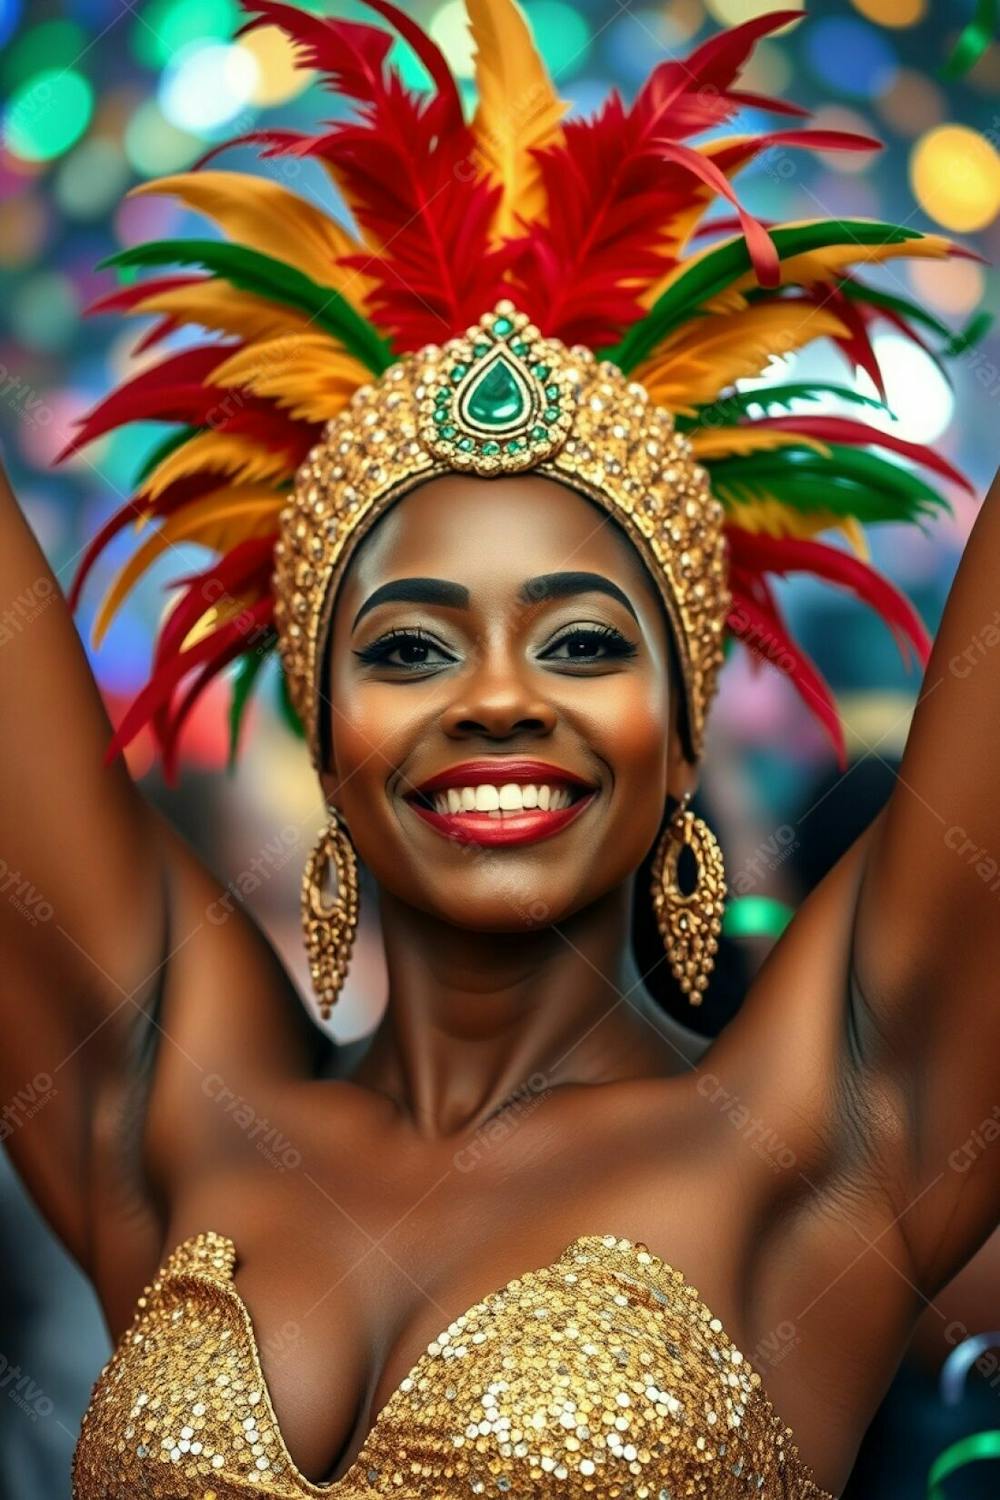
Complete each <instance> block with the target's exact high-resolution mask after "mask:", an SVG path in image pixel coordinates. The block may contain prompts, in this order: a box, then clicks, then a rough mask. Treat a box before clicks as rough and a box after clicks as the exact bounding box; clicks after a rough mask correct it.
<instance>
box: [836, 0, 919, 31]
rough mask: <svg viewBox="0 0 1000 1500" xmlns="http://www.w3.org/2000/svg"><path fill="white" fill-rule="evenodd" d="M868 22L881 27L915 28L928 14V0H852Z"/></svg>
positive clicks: (855, 7)
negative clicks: (874, 22) (875, 23)
mask: <svg viewBox="0 0 1000 1500" xmlns="http://www.w3.org/2000/svg"><path fill="white" fill-rule="evenodd" d="M851 4H852V5H853V6H854V9H855V10H859V11H860V12H861V14H862V15H863V16H864V17H865V19H866V20H868V21H877V22H878V23H879V25H880V26H896V27H904V26H915V25H916V24H917V22H918V21H922V20H923V19H924V17H925V16H926V14H927V0H851Z"/></svg>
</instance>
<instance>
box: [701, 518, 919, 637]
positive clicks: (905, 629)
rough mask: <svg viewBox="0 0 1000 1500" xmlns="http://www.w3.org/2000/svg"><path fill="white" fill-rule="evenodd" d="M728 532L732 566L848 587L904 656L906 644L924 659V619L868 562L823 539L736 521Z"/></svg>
mask: <svg viewBox="0 0 1000 1500" xmlns="http://www.w3.org/2000/svg"><path fill="white" fill-rule="evenodd" d="M726 535H727V537H728V540H729V548H730V556H731V558H732V561H733V566H734V567H736V568H738V569H742V570H744V571H745V572H747V573H762V572H768V573H778V574H780V575H784V574H786V573H811V574H812V575H813V576H814V577H816V578H824V579H825V580H826V581H827V582H828V583H836V584H840V585H841V586H842V587H843V588H846V589H850V590H851V592H852V593H853V594H856V595H857V597H858V598H859V599H860V600H862V602H863V603H865V604H867V605H868V606H869V608H870V609H873V610H874V611H875V613H876V614H877V615H878V616H879V617H880V619H882V620H883V621H884V622H885V624H886V625H887V626H888V628H889V630H890V631H891V632H892V634H893V636H894V638H895V640H896V643H897V645H898V646H899V650H900V655H901V656H902V657H903V660H904V661H905V660H906V659H907V646H908V645H909V646H912V647H913V650H914V652H915V653H916V655H917V657H918V659H919V661H920V663H921V664H922V665H923V666H926V665H927V661H928V658H929V657H930V651H931V640H930V636H929V635H928V634H927V631H926V630H925V628H924V624H923V621H922V620H921V618H920V616H919V615H918V614H917V612H916V610H915V609H914V608H913V605H912V604H911V603H910V601H909V599H907V598H906V596H905V595H904V594H902V593H900V591H899V590H898V589H897V588H896V587H895V585H894V584H892V583H890V582H889V580H888V579H887V578H883V576H882V575H881V574H880V573H877V572H876V571H875V569H874V568H872V567H870V566H869V565H868V563H865V562H862V561H861V559H860V558H857V557H854V556H852V554H851V553H849V552H841V551H840V550H839V548H837V547H831V546H829V545H828V544H827V543H826V542H815V541H811V540H806V539H800V538H798V537H772V536H764V535H762V534H758V533H756V532H749V531H744V530H743V529H742V528H741V527H738V526H730V527H728V528H727V531H726Z"/></svg>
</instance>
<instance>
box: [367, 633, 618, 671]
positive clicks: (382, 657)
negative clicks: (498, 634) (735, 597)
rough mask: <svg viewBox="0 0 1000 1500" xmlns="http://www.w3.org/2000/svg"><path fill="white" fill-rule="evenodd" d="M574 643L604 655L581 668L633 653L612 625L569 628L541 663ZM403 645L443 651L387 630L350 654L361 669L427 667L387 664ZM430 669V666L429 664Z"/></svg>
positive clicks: (416, 636)
mask: <svg viewBox="0 0 1000 1500" xmlns="http://www.w3.org/2000/svg"><path fill="white" fill-rule="evenodd" d="M577 639H589V640H591V641H595V640H596V641H600V642H601V644H602V645H603V647H604V653H603V656H601V657H596V656H594V657H577V658H575V660H576V661H577V662H579V663H582V664H583V665H587V664H589V663H590V662H593V661H600V660H614V661H623V660H626V659H627V658H629V657H632V656H635V654H636V650H637V647H636V646H635V644H634V643H633V642H632V641H630V640H628V639H627V638H626V637H625V636H624V635H622V633H621V631H620V630H616V629H615V627H614V626H613V625H573V626H571V627H570V628H569V629H568V630H564V631H563V633H562V634H561V635H558V636H557V637H556V639H555V640H554V641H552V642H550V644H549V645H548V646H547V647H546V649H545V652H544V653H543V656H542V659H543V660H545V659H547V658H548V656H549V653H550V652H552V651H555V650H556V649H557V648H558V647H559V646H561V645H563V644H564V642H566V641H570V640H577ZM406 644H416V645H422V646H427V647H430V648H432V649H434V650H437V651H443V650H444V648H443V647H442V646H440V645H439V644H438V642H437V641H435V640H434V638H433V637H432V636H429V635H427V634H425V632H424V631H422V630H418V629H401V628H396V629H393V630H387V631H386V632H385V634H384V635H380V636H379V637H378V639H377V640H374V641H371V642H369V644H368V645H367V646H362V647H360V648H359V649H358V650H356V651H355V653H354V654H355V656H356V657H357V658H358V660H359V661H361V662H363V663H364V665H365V666H384V667H394V668H396V669H397V670H399V671H403V672H419V671H422V670H424V669H425V668H426V667H427V666H428V663H427V662H394V661H391V660H390V658H391V656H392V653H393V652H394V651H396V650H397V649H398V648H399V647H400V646H401V645H406ZM556 660H561V661H573V660H574V658H573V657H559V658H556ZM431 665H434V664H433V663H432V664H431Z"/></svg>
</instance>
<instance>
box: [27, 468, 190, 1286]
mask: <svg viewBox="0 0 1000 1500" xmlns="http://www.w3.org/2000/svg"><path fill="white" fill-rule="evenodd" d="M109 735H110V727H109V724H108V721H107V718H106V716H105V713H104V709H103V705H102V703H101V699H100V696H99V693H98V690H97V687H96V684H95V682H94V680H93V677H92V675H91V672H90V669H89V666H88V663H87V659H86V656H85V654H84V651H83V648H82V645H81V643H80V640H79V638H78V636H77V633H76V630H75V628H74V625H73V621H72V619H71V618H70V614H69V611H68V609H67V606H66V603H65V601H64V598H63V595H62V591H61V589H60V587H59V584H58V581H57V580H56V578H55V577H54V576H53V574H52V571H51V569H50V568H49V566H48V564H47V562H46V560H45V558H44V556H43V554H42V551H41V548H40V547H39V546H38V543H37V542H36V540H35V538H34V536H33V534H32V532H31V529H30V527H29V525H28V523H27V521H26V519H25V517H24V516H23V515H22V513H21V511H20V509H19V507H18V505H17V502H16V501H15V499H14V496H13V494H12V492H11V489H10V485H9V483H8V481H7V478H6V475H5V474H4V473H3V470H2V468H0V768H2V769H0V952H2V955H3V961H2V965H0V1011H2V1014H0V1027H2V1033H3V1045H2V1046H0V1138H2V1139H4V1140H5V1142H6V1146H7V1149H8V1151H9V1152H10V1155H11V1157H12V1159H13V1161H14V1164H15V1166H16V1167H17V1169H18V1171H19V1173H20V1175H21V1176H22V1178H23V1180H24V1181H25V1183H26V1185H27V1187H28V1189H29V1191H30V1192H31V1193H32V1196H33V1197H34V1199H35V1201H36V1202H37V1203H38V1205H39V1207H40V1208H41V1210H42V1212H43V1213H44V1214H45V1216H46V1217H47V1219H48V1220H49V1222H50V1224H51V1225H52V1226H53V1228H54V1229H55V1230H56V1232H57V1234H58V1235H59V1236H60V1238H61V1239H62V1240H63V1242H64V1243H65V1244H66V1245H67V1246H68V1247H69V1249H70V1250H71V1251H72V1253H73V1254H74V1255H75V1256H76V1257H77V1259H78V1260H79V1261H80V1263H81V1264H82V1265H84V1266H85V1267H87V1266H88V1265H89V1263H90V1260H91V1253H92V1249H93V1246H92V1232H93V1226H92V1225H91V1223H90V1222H89V1219H90V1214H89V1205H91V1204H92V1202H93V1188H94V1179H95V1175H96V1174H97V1173H99V1172H101V1171H102V1170H104V1165H105V1162H106V1159H107V1154H108V1137H109V1135H113V1134H114V1131H115V1126H114V1125H113V1124H112V1123H111V1122H113V1121H115V1120H117V1119H118V1118H119V1117H120V1105H121V1100H122V1094H123V1090H124V1089H126V1088H127V1087H128V1084H129V1078H130V1075H134V1071H135V1067H136V1058H137V1055H138V1054H137V1050H136V1049H137V1043H138V1042H139V1041H140V1039H141V1033H142V1031H143V1030H144V1028H146V1027H147V1026H148V1021H147V1012H148V1011H149V1009H150V1008H151V1006H152V1004H153V1003H154V1001H155V997H156V990H157V985H158V983H159V981H160V979H161V976H162V972H163V966H164V963H165V959H166V953H165V948H166V943H167V923H166V899H165V869H164V865H163V860H162V856H161V852H160V851H161V842H160V838H159V835H158V822H159V820H158V819H157V818H156V816H155V815H154V814H153V812H152V811H151V810H150V809H149V808H148V806H147V804H146V803H145V801H144V800H143V798H142V797H141V796H140V794H139V793H138V791H137V790H136V788H135V787H134V785H133V784H132V781H131V779H130V777H129V775H128V771H127V769H126V767H125V764H124V762H123V761H121V760H120V759H119V760H118V761H117V762H116V763H115V764H114V765H113V766H110V767H108V766H105V765H104V764H103V755H104V750H105V747H106V745H107V742H108V738H109ZM111 1149H114V1147H113V1146H112V1147H111ZM136 1206H137V1205H136V1204H135V1203H132V1204H131V1205H130V1210H129V1211H131V1212H133V1213H134V1212H135V1209H136Z"/></svg>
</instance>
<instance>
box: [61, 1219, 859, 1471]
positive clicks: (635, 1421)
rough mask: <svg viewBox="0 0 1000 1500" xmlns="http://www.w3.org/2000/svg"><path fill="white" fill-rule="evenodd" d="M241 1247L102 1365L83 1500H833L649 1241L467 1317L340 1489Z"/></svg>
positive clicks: (87, 1443)
mask: <svg viewBox="0 0 1000 1500" xmlns="http://www.w3.org/2000/svg"><path fill="white" fill-rule="evenodd" d="M235 1259H236V1256H235V1247H234V1244H233V1241H232V1240H230V1239H227V1238H226V1237H225V1236H224V1235H219V1234H215V1233H212V1232H209V1233H206V1234H200V1235H197V1236H194V1237H193V1238H191V1239H189V1240H186V1241H185V1242H184V1243H183V1244H182V1245H180V1246H179V1247H178V1248H177V1249H176V1250H174V1252H173V1253H172V1255H171V1256H170V1258H169V1259H168V1261H167V1262H166V1264H165V1265H164V1267H163V1269H162V1270H161V1271H160V1273H159V1274H158V1276H157V1277H156V1280H155V1281H154V1282H153V1284H152V1286H150V1287H148V1288H147V1290H146V1293H145V1295H144V1296H143V1297H142V1298H141V1299H140V1301H139V1305H138V1308H137V1309H136V1314H135V1319H134V1321H133V1324H132V1327H131V1328H130V1329H129V1330H128V1332H127V1333H126V1334H125V1335H124V1336H123V1338H122V1340H121V1343H120V1344H119V1346H118V1348H117V1350H116V1351H115V1353H114V1355H113V1356H112V1358H111V1360H110V1361H109V1363H108V1364H107V1365H106V1366H105V1368H104V1369H103V1371H102V1372H101V1374H100V1376H99V1378H98V1381H97V1384H96V1386H95V1389H94V1394H93V1397H92V1399H91V1403H90V1407H89V1409H88V1411H87V1414H86V1416H85V1417H84V1421H83V1428H82V1431H81V1434H80V1440H79V1443H78V1445H77V1450H76V1455H75V1458H74V1463H73V1494H74V1497H75V1500H139V1497H151V1500H245V1497H246V1496H249V1495H256V1496H262V1497H264V1500H278V1497H290V1500H301V1497H303V1496H316V1495H326V1496H328V1497H334V1500H382V1497H384V1496H387V1495H392V1496H399V1497H402V1500H459V1497H463V1500H464V1497H465V1496H472V1495H485V1496H487V1497H490V1500H494V1497H503V1500H536V1497H553V1496H566V1497H570V1500H576V1497H578V1496H583V1495H588V1496H591V1495H592V1496H598V1497H600V1500H625V1497H628V1500H682V1497H690V1496H697V1497H707V1496H711V1497H712V1500H735V1497H737V1496H739V1497H743V1496H751V1495H752V1496H757V1497H762V1500H830V1497H829V1496H828V1495H826V1494H825V1492H824V1491H821V1490H820V1489H819V1488H818V1487H817V1485H816V1484H815V1483H814V1482H813V1480H812V1478H811V1475H810V1471H809V1470H808V1468H807V1467H806V1465H805V1464H804V1463H803V1462H802V1460H801V1459H800V1458H799V1456H798V1453H797V1451H796V1448H795V1445H794V1443H793V1442H792V1441H791V1433H790V1431H789V1429H787V1428H786V1427H784V1426H783V1424H782V1422H781V1421H780V1419H779V1418H778V1416H777V1415H776V1414H775V1412H774V1410H773V1408H772V1407H771V1405H770V1402H769V1401H768V1399H767V1397H766V1396H765V1395H764V1392H763V1389H762V1386H761V1381H760V1376H759V1375H758V1374H757V1373H756V1372H755V1371H754V1370H753V1369H751V1367H750V1366H749V1364H748V1363H747V1361H746V1360H745V1359H744V1358H743V1356H742V1355H741V1354H740V1352H739V1350H738V1349H736V1348H734V1346H733V1344H732V1343H731V1342H730V1340H729V1339H728V1338H727V1337H726V1334H725V1333H724V1332H723V1329H722V1325H721V1324H720V1322H719V1320H718V1319H717V1318H715V1317H713V1316H712V1313H711V1312H710V1311H709V1309H708V1308H707V1307H705V1305H704V1304H703V1303H702V1302H701V1301H700V1299H699V1297H698V1294H697V1292H696V1291H695V1289H694V1288H693V1287H690V1286H687V1285H686V1284H685V1282H684V1279H683V1277H682V1276H680V1275H679V1274H678V1272H676V1271H673V1270H671V1268H670V1267H669V1266H667V1265H666V1264H665V1263H664V1262H663V1261H662V1260H660V1259H659V1258H658V1257H657V1256H655V1255H653V1254H651V1253H650V1252H649V1251H648V1250H647V1249H646V1247H645V1246H644V1245H642V1244H639V1243H633V1242H631V1241H629V1240H626V1239H617V1238H616V1237H615V1236H613V1235H603V1236H602V1235H583V1236H581V1237H580V1238H579V1239H576V1240H574V1241H573V1243H572V1244H571V1245H569V1246H568V1247H567V1248H566V1249H565V1250H564V1251H563V1252H562V1254H561V1255H560V1256H559V1258H558V1260H556V1261H555V1262H554V1263H553V1264H552V1265H550V1266H545V1267H543V1268H542V1269H541V1270H537V1271H527V1272H525V1273H524V1275H522V1276H519V1277H517V1278H516V1279H515V1280H513V1281H511V1282H509V1283H508V1284H507V1285H506V1286H505V1287H503V1288H501V1289H500V1290H499V1291H496V1292H493V1293H491V1294H490V1295H489V1296H487V1297H484V1298H483V1300H482V1301H481V1302H477V1303H476V1304H475V1306H474V1307H470V1308H469V1310H468V1312H466V1313H463V1314H462V1316H461V1317H459V1318H456V1319H455V1321H454V1322H453V1323H450V1324H449V1325H448V1327H447V1328H446V1329H444V1330H442V1332H441V1333H440V1334H439V1335H438V1337H437V1338H436V1339H435V1340H434V1341H433V1343H431V1344H430V1345H428V1347H427V1349H426V1350H425V1351H424V1353H423V1354H421V1356H420V1358H419V1359H418V1361H417V1363H416V1364H415V1365H414V1366H413V1368H412V1370H411V1371H410V1373H409V1374H408V1375H407V1376H406V1378H405V1380H403V1382H402V1383H401V1385H400V1386H399V1388H398V1390H397V1391H396V1392H395V1393H394V1394H393V1395H392V1396H391V1397H390V1398H389V1400H388V1402H387V1403H386V1405H385V1406H384V1407H383V1408H382V1411H381V1412H380V1414H379V1415H378V1417H377V1419H376V1421H375V1426H374V1428H373V1430H372V1431H371V1432H370V1433H369V1435H368V1438H367V1439H366V1441H365V1443H364V1446H363V1447H362V1449H361V1452H360V1453H359V1455H358V1457H357V1459H356V1460H355V1462H354V1463H353V1464H352V1465H351V1467H350V1469H349V1470H348V1472H347V1473H346V1474H345V1475H344V1476H343V1477H342V1478H341V1479H340V1480H338V1481H336V1482H335V1483H334V1484H328V1485H317V1484H312V1483H310V1481H309V1480H307V1479H306V1478H305V1477H304V1475H302V1474H301V1473H299V1471H298V1470H297V1468H296V1466H295V1464H294V1462H293V1461H292V1458H291V1456H290V1455H289V1452H288V1449H287V1448H286V1447H285V1444H284V1442H283V1440H282V1436H281V1433H280V1431H279V1428H278V1423H277V1420H276V1418H275V1414H274V1408H273V1406H272V1404H271V1399H270V1396H269V1393H268V1390H267V1387H266V1384H265V1382H264V1379H263V1375H262V1373H261V1366H260V1360H259V1357H258V1352H257V1344H256V1340H255V1338H254V1332H253V1327H252V1325H251V1321H250V1316H249V1313H248V1312H247V1309H246V1307H245V1305H244V1303H243V1301H242V1299H241V1297H240V1295H239V1292H238V1291H237V1289H236V1286H235V1283H234V1281H233V1268H234V1266H235Z"/></svg>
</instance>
